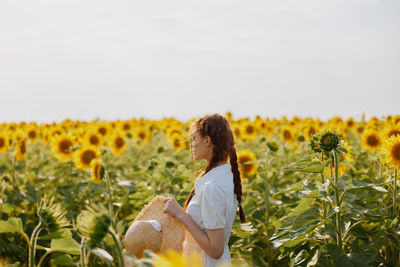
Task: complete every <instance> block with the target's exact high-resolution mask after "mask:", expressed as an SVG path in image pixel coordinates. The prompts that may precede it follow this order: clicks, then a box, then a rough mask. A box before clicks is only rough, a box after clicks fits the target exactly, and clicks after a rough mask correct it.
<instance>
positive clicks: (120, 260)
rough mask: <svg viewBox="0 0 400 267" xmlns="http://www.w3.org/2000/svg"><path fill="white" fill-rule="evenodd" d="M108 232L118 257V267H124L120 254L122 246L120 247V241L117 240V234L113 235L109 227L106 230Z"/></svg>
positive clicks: (122, 257) (121, 254)
mask: <svg viewBox="0 0 400 267" xmlns="http://www.w3.org/2000/svg"><path fill="white" fill-rule="evenodd" d="M108 232H109V233H110V234H111V236H112V237H113V239H114V242H115V245H116V247H117V252H118V257H119V260H118V261H119V262H118V266H119V267H125V264H124V256H123V253H122V245H121V241H120V240H119V237H118V234H117V233H115V231H114V230H113V229H112V228H111V227H110V228H109V229H108Z"/></svg>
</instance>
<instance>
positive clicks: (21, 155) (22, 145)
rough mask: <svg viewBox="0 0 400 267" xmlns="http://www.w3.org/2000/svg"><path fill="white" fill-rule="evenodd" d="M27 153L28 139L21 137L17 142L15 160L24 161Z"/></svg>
mask: <svg viewBox="0 0 400 267" xmlns="http://www.w3.org/2000/svg"><path fill="white" fill-rule="evenodd" d="M25 154H26V140H25V139H20V140H19V141H18V142H17V146H16V148H15V152H14V155H15V160H16V161H23V160H25Z"/></svg>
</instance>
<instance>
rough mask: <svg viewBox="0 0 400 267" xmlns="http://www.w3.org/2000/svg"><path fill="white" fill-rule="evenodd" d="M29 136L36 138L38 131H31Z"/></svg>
mask: <svg viewBox="0 0 400 267" xmlns="http://www.w3.org/2000/svg"><path fill="white" fill-rule="evenodd" d="M28 136H29V137H30V138H32V139H34V138H36V132H35V131H29V133H28Z"/></svg>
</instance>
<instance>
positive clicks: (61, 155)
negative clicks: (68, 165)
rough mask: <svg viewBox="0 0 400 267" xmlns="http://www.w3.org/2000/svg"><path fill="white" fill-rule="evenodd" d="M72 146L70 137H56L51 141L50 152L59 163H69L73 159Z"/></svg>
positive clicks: (72, 142)
mask: <svg viewBox="0 0 400 267" xmlns="http://www.w3.org/2000/svg"><path fill="white" fill-rule="evenodd" d="M73 145H74V141H73V138H72V137H71V136H70V135H61V136H57V137H56V138H55V139H54V141H53V144H52V151H53V153H54V155H55V157H56V158H57V159H58V160H59V161H61V162H67V161H71V160H72V159H73V157H74V152H73V150H72V147H73Z"/></svg>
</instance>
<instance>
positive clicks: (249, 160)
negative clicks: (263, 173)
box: [237, 149, 257, 177]
mask: <svg viewBox="0 0 400 267" xmlns="http://www.w3.org/2000/svg"><path fill="white" fill-rule="evenodd" d="M237 159H238V163H239V165H240V167H241V171H242V172H243V173H244V174H246V175H247V176H248V177H252V176H253V175H254V174H255V173H256V172H257V164H256V163H255V161H256V160H257V157H256V155H255V154H254V153H253V152H251V151H250V150H249V149H246V150H240V151H238V153H237Z"/></svg>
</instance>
